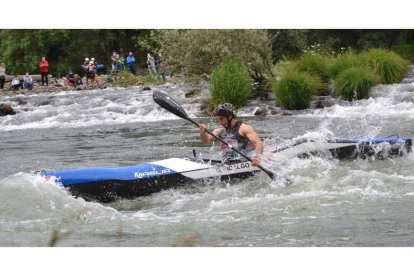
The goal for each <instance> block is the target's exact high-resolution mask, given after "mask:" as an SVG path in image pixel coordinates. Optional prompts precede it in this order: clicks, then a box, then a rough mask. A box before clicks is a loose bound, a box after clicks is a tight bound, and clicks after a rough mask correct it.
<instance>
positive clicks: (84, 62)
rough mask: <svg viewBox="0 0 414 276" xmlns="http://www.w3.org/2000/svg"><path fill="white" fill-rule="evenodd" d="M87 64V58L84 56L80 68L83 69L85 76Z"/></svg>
mask: <svg viewBox="0 0 414 276" xmlns="http://www.w3.org/2000/svg"><path fill="white" fill-rule="evenodd" d="M88 65H89V58H87V57H86V58H85V60H84V61H83V64H82V65H81V67H82V69H83V74H84V75H85V76H86V68H88Z"/></svg>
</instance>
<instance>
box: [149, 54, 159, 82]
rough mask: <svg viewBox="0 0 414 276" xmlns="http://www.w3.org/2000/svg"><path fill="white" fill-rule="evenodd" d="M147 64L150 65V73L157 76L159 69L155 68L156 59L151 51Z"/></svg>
mask: <svg viewBox="0 0 414 276" xmlns="http://www.w3.org/2000/svg"><path fill="white" fill-rule="evenodd" d="M147 65H148V71H149V73H150V75H151V76H153V77H156V76H157V70H156V69H155V60H154V57H153V56H151V54H150V53H148V54H147Z"/></svg>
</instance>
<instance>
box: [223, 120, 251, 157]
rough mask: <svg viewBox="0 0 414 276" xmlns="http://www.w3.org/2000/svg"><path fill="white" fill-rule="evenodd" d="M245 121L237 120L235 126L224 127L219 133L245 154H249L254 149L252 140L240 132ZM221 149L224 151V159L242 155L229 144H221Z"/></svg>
mask: <svg viewBox="0 0 414 276" xmlns="http://www.w3.org/2000/svg"><path fill="white" fill-rule="evenodd" d="M242 123H243V122H241V121H237V122H236V123H235V124H234V126H233V127H232V128H230V129H224V128H223V129H222V130H221V132H220V133H219V137H220V138H221V139H223V140H224V141H226V143H228V144H229V145H231V146H232V147H233V148H235V149H237V150H239V151H241V152H243V153H244V154H247V155H249V153H250V152H251V151H252V150H253V149H254V148H253V146H252V144H251V143H250V140H249V139H248V138H247V137H244V136H242V135H240V134H239V129H240V126H241V124H242ZM221 150H222V153H223V159H234V158H238V157H240V156H239V154H238V153H237V152H235V151H233V150H232V149H230V148H229V147H228V146H227V145H225V144H223V143H222V144H221Z"/></svg>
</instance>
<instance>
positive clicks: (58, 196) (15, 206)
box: [0, 172, 119, 223]
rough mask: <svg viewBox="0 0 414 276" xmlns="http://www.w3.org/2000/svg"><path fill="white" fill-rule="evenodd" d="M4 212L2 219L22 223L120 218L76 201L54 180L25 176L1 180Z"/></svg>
mask: <svg viewBox="0 0 414 276" xmlns="http://www.w3.org/2000/svg"><path fill="white" fill-rule="evenodd" d="M0 209H1V210H2V212H0V217H3V218H5V219H7V220H8V222H19V223H27V222H28V221H39V220H46V221H47V220H52V221H64V220H71V219H74V220H76V219H81V220H85V221H86V220H88V219H94V218H96V217H108V218H111V217H116V216H119V213H118V212H117V211H116V210H115V209H113V208H111V207H106V206H103V205H102V204H100V203H96V202H86V201H85V200H84V199H82V198H80V197H79V198H74V197H73V196H72V195H70V193H69V192H68V191H66V190H65V189H64V188H63V187H61V186H60V185H58V184H56V183H55V182H54V181H53V179H50V180H49V181H46V180H45V179H44V178H43V177H42V176H40V175H33V174H28V173H22V172H21V173H16V174H14V175H11V176H9V177H6V178H4V179H2V180H0Z"/></svg>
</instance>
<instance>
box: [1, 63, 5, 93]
mask: <svg viewBox="0 0 414 276" xmlns="http://www.w3.org/2000/svg"><path fill="white" fill-rule="evenodd" d="M5 82H6V65H5V64H4V63H3V62H2V63H0V89H3V88H4V83H5Z"/></svg>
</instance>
